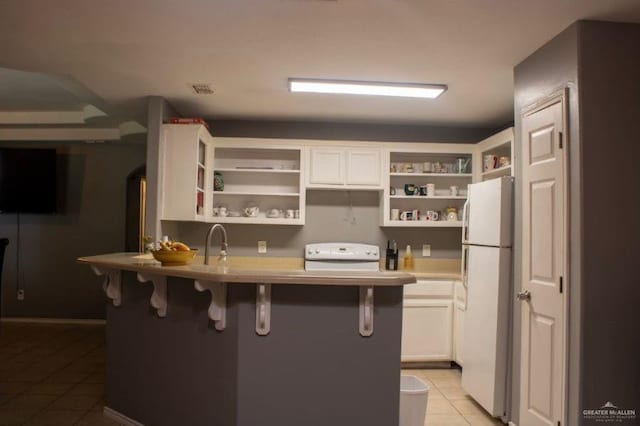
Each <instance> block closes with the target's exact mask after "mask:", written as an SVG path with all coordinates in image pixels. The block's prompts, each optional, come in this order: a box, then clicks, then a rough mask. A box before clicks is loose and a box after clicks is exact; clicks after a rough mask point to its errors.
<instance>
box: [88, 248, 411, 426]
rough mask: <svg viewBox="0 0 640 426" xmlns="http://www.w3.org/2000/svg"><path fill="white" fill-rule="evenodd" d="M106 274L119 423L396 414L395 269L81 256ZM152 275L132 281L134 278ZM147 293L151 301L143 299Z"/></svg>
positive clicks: (378, 420) (112, 407)
mask: <svg viewBox="0 0 640 426" xmlns="http://www.w3.org/2000/svg"><path fill="white" fill-rule="evenodd" d="M79 261H80V262H82V263H86V264H88V265H90V266H91V267H92V268H93V269H94V271H95V272H96V273H98V274H100V275H104V276H105V277H106V278H105V285H104V288H105V292H106V293H107V296H108V297H109V298H110V299H112V302H113V303H110V304H109V306H108V309H107V326H106V332H107V341H108V342H109V345H108V347H107V357H106V362H107V377H106V404H105V405H106V408H105V411H106V412H107V413H108V414H110V415H111V416H115V417H120V418H121V420H124V421H125V422H128V423H129V424H136V423H134V422H132V421H135V422H139V423H138V424H140V423H141V424H146V425H160V426H161V425H176V424H189V425H224V426H233V425H238V426H253V425H261V426H287V425H291V426H294V425H301V424H304V425H308V426H310V425H318V426H320V425H327V424H331V425H335V426H340V425H345V426H346V425H354V424H366V425H371V426H375V425H380V426H389V425H394V424H397V422H398V402H399V388H400V376H399V370H400V341H401V332H402V287H403V285H404V284H410V283H415V282H416V279H415V277H413V276H412V275H409V274H406V273H401V272H349V273H339V272H324V271H321V272H318V271H314V272H309V271H304V270H301V269H297V270H296V269H284V268H280V269H278V268H264V269H263V268H262V267H261V269H255V268H253V269H252V268H239V267H235V266H234V263H233V262H231V267H230V269H229V271H228V272H226V273H219V272H218V271H217V268H216V265H215V262H214V263H213V264H212V265H210V266H209V265H204V264H203V258H202V257H199V258H196V260H195V262H194V263H193V264H192V265H188V266H176V267H162V266H160V264H159V263H157V262H155V261H153V260H152V259H148V258H145V257H144V256H139V255H138V254H137V253H116V254H109V255H103V256H91V257H84V258H80V259H79ZM146 282H149V283H152V285H149V284H142V283H146ZM150 305H151V307H150Z"/></svg>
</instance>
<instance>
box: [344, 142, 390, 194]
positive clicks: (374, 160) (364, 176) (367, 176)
mask: <svg viewBox="0 0 640 426" xmlns="http://www.w3.org/2000/svg"><path fill="white" fill-rule="evenodd" d="M381 176H382V166H381V163H380V150H378V149H350V150H348V151H347V185H368V186H379V185H380V178H381Z"/></svg>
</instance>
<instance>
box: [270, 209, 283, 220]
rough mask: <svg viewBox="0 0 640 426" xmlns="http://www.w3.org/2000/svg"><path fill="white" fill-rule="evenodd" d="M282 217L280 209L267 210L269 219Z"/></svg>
mask: <svg viewBox="0 0 640 426" xmlns="http://www.w3.org/2000/svg"><path fill="white" fill-rule="evenodd" d="M281 216H282V210H280V209H275V208H274V209H269V210H267V217H268V218H271V219H275V218H278V217H281Z"/></svg>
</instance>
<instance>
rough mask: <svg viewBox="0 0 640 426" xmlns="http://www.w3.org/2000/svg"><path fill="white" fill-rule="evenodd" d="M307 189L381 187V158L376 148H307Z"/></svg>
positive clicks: (373, 188) (375, 188) (374, 188)
mask: <svg viewBox="0 0 640 426" xmlns="http://www.w3.org/2000/svg"><path fill="white" fill-rule="evenodd" d="M308 152H309V154H308V159H309V167H308V170H309V174H308V178H307V187H308V188H323V189H372V190H377V189H381V188H382V182H381V180H382V179H381V178H382V173H381V171H382V162H381V161H382V155H381V150H380V149H375V148H370V149H369V148H367V149H363V148H320V147H311V148H309V151H308Z"/></svg>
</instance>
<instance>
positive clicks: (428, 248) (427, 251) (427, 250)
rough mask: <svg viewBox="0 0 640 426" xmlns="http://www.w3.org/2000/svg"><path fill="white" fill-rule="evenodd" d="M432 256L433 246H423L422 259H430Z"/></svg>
mask: <svg viewBox="0 0 640 426" xmlns="http://www.w3.org/2000/svg"><path fill="white" fill-rule="evenodd" d="M430 256H431V245H430V244H423V245H422V257H430Z"/></svg>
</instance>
